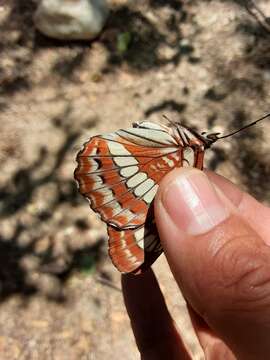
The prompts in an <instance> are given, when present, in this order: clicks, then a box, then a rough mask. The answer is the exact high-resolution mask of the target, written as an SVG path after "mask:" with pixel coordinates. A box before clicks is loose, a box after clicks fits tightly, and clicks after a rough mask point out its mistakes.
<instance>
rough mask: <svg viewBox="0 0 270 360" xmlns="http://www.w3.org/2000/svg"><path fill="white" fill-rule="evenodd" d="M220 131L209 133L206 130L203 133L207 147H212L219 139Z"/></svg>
mask: <svg viewBox="0 0 270 360" xmlns="http://www.w3.org/2000/svg"><path fill="white" fill-rule="evenodd" d="M219 135H220V133H210V134H207V133H206V132H202V133H201V137H202V138H203V141H204V143H205V147H206V148H210V146H211V145H212V144H214V143H215V142H216V141H217V140H219V138H220V137H219Z"/></svg>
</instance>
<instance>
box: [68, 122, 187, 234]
mask: <svg viewBox="0 0 270 360" xmlns="http://www.w3.org/2000/svg"><path fill="white" fill-rule="evenodd" d="M142 124H146V125H147V124H151V123H142ZM136 126H138V125H136ZM77 161H78V167H77V169H76V170H75V178H76V180H77V181H78V183H79V189H80V192H81V193H82V194H83V195H84V196H85V197H86V198H87V199H89V201H90V204H91V208H92V209H93V210H94V211H96V212H98V213H99V214H100V216H101V218H102V220H103V221H105V222H106V223H107V224H109V225H111V226H114V227H117V228H120V229H122V230H124V229H132V228H135V227H138V226H140V225H142V224H144V222H145V218H146V214H147V210H148V207H149V205H150V204H151V202H152V200H153V199H154V197H155V194H156V192H157V188H158V184H159V183H160V181H161V179H162V178H163V177H164V175H165V174H166V173H167V172H169V171H170V170H171V169H172V168H174V167H175V166H180V164H181V162H182V158H181V153H180V152H179V147H178V146H177V144H176V142H175V140H174V139H173V137H172V136H170V135H169V134H168V133H167V132H166V131H165V130H164V128H163V127H158V125H156V124H155V127H154V128H149V125H148V127H147V128H146V127H136V128H131V129H127V130H119V131H117V132H115V133H111V134H108V135H103V136H95V137H93V138H91V139H90V140H89V142H87V143H86V144H85V146H84V149H83V150H82V151H81V152H80V153H79V155H78V157H77Z"/></svg>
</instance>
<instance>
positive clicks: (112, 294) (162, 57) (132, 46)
mask: <svg viewBox="0 0 270 360" xmlns="http://www.w3.org/2000/svg"><path fill="white" fill-rule="evenodd" d="M72 1H73V2H74V1H75V0H68V1H67V0H62V1H60V0H57V1H55V4H56V5H57V6H60V5H61V3H72ZM47 2H48V3H52V2H51V1H47ZM75 2H76V3H77V4H78V3H80V1H78V0H76V1H75ZM81 2H82V4H83V6H85V3H86V2H88V1H87V0H84V1H81ZM44 3H46V1H44V2H43V4H42V1H37V0H36V1H31V0H29V1H21V0H6V1H5V0H0V30H1V36H0V55H1V56H0V162H1V172H0V224H1V226H0V353H1V355H0V357H1V359H3V360H5V359H59V360H60V359H61V360H62V359H98V360H99V359H110V360H114V359H127V360H133V359H138V358H139V354H138V352H137V349H136V346H135V343H134V339H133V335H132V332H131V330H130V328H129V319H128V317H127V315H126V312H125V308H124V305H123V300H122V295H121V288H120V275H119V273H118V272H117V271H116V270H115V269H114V267H113V266H112V264H111V262H110V260H109V258H108V256H107V243H106V229H105V226H104V225H103V224H102V223H101V222H100V221H99V219H98V218H97V216H96V215H95V214H94V213H92V211H90V209H89V206H88V203H87V202H86V201H85V199H83V198H82V196H80V195H79V194H78V192H77V187H76V184H75V182H74V179H73V171H74V169H75V167H76V162H75V157H76V153H77V152H78V151H79V150H80V148H81V146H82V144H83V142H85V141H86V140H88V138H89V137H90V136H92V135H95V134H97V133H104V132H110V131H114V130H116V129H118V128H119V127H129V126H130V125H131V123H132V122H134V121H141V120H144V119H148V120H153V121H161V122H163V121H164V119H163V118H162V115H163V114H165V115H166V116H168V117H169V118H170V119H172V120H175V121H181V122H182V123H183V124H186V125H189V126H192V127H194V128H195V129H197V130H199V131H205V130H209V131H220V132H222V133H223V134H225V133H227V132H228V131H233V130H235V129H237V128H239V127H241V126H243V125H244V124H246V123H248V122H249V121H252V120H255V119H256V118H258V117H260V116H262V115H264V114H265V113H268V112H270V102H269V95H270V4H269V1H260V0H256V4H255V3H253V2H252V1H244V0H238V1H237V0H223V1H222V0H213V1H211V0H197V1H196V0H190V1H180V0H179V1H177V0H169V1H165V0H156V1H155V0H144V1H142V0H137V1H129V0H111V1H107V5H106V4H105V3H103V2H102V6H103V7H102V9H98V11H100V14H101V15H102V17H101V18H99V17H98V16H94V18H96V19H98V24H97V25H96V24H94V30H93V31H92V30H91V31H92V35H91V31H90V32H89V31H86V30H87V26H88V25H89V26H90V27H91V24H88V23H87V21H86V25H84V27H83V29H82V33H81V35H80V34H79V33H78V34H79V35H78V34H77V35H76V36H74V33H72V32H71V33H69V32H68V31H67V32H65V35H64V38H62V39H60V40H59V38H61V35H59V31H58V30H57V25H58V24H59V18H57V17H55V18H54V17H53V16H52V14H48V13H47V14H46V11H47V10H46V6H45V5H44ZM94 3H98V2H97V1H94ZM42 6H43V8H42ZM57 6H56V7H57ZM61 6H62V5H61ZM49 8H52V6H51V4H49ZM53 11H57V9H53ZM82 12H83V13H84V14H85V13H86V12H85V11H84V10H83V11H82ZM46 16H47V18H46ZM82 16H83V14H82ZM48 19H49V21H51V22H49V24H48ZM54 19H56V21H55V23H53V21H54ZM62 20H63V18H62ZM46 21H47V23H46ZM91 21H93V19H92V20H91V18H90V19H89V22H91ZM67 22H68V18H67ZM46 24H47V25H48V26H47V27H46ZM54 26H55V28H54ZM46 29H47V30H46ZM48 29H49V30H48ZM85 29H86V30H85ZM46 31H47V32H48V31H51V33H49V34H48V33H46ZM269 134H270V124H269V120H265V122H263V123H260V124H258V126H256V127H253V128H252V129H250V130H248V131H245V132H243V133H240V134H239V135H237V136H235V137H232V138H229V139H226V140H224V141H220V142H218V143H217V144H216V145H215V146H214V147H213V148H212V149H211V150H209V151H208V155H207V161H206V167H208V168H210V169H212V170H214V171H217V172H218V173H220V174H222V175H224V176H226V177H228V178H229V179H231V180H232V181H234V182H235V183H237V184H238V185H239V186H241V187H242V188H243V189H245V190H247V191H249V192H250V193H251V194H253V195H254V196H255V197H256V198H257V199H259V200H261V201H263V202H264V203H268V204H269V202H270V187H269V178H270V177H269V175H270V152H269V149H270V141H269V140H270V135H269ZM154 268H155V271H156V273H157V276H158V278H159V280H160V283H161V287H162V290H163V292H164V293H165V296H166V300H167V302H168V306H169V308H170V310H171V312H172V313H173V315H174V316H175V318H176V321H177V323H178V325H179V327H180V328H181V331H182V332H183V334H184V337H185V339H186V341H187V343H188V344H189V346H190V348H191V351H192V353H193V355H194V358H196V359H201V358H202V354H201V352H200V348H199V346H198V343H197V341H196V339H195V338H194V337H193V336H192V331H191V329H190V323H189V320H188V318H187V315H186V314H185V312H184V303H183V300H182V299H181V298H180V295H179V292H178V290H177V289H176V286H175V284H174V282H173V280H172V279H171V275H170V272H169V270H168V267H167V264H166V261H165V259H164V258H163V256H162V257H161V258H160V259H159V260H158V261H157V263H156V264H155V266H154ZM146 300H147V299H146Z"/></svg>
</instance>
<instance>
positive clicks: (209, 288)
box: [122, 169, 270, 360]
mask: <svg viewBox="0 0 270 360" xmlns="http://www.w3.org/2000/svg"><path fill="white" fill-rule="evenodd" d="M183 179H184V180H186V179H188V181H189V182H190V181H193V184H195V185H194V189H196V191H197V193H196V194H197V195H196V196H198V199H197V204H198V203H199V205H196V202H194V201H193V202H192V201H190V204H191V205H190V206H195V208H194V209H195V210H194V211H195V212H194V213H193V214H192V215H191V212H190V211H189V209H188V208H187V205H186V201H187V200H185V194H184V193H183V194H182V195H181V194H180V192H179V193H178V192H177V189H176V188H175V187H174V189H176V190H175V192H174V193H173V196H171V195H170V193H169V191H168V189H172V188H173V186H174V185H175V184H176V183H177V184H178V185H179V184H181V181H182V182H183ZM190 179H192V180H190ZM194 179H195V180H194ZM178 185H177V186H178ZM179 194H180V195H179ZM193 200H194V199H193ZM200 202H201V204H203V205H202V206H200ZM210 203H211V204H210ZM216 203H218V204H216ZM194 204H195V205H194ZM210 205H211V206H210ZM216 205H218V207H217V206H216ZM209 209H210V210H209ZM211 209H212V210H211ZM213 209H214V211H213ZM204 211H206V212H207V214H208V212H209V211H210V212H211V211H212V213H211V214H210V215H211V216H212V218H211V219H212V220H211V221H210V220H209V219H208V218H207V217H204V215H205V214H204ZM196 214H198V217H197V219H196ZM211 216H210V217H211ZM155 217H156V222H157V227H158V231H159V235H160V239H161V242H162V246H163V249H164V253H165V256H166V258H167V260H168V263H169V265H170V268H171V271H172V273H173V275H174V278H175V281H176V282H177V284H178V286H179V288H180V289H181V291H182V293H183V295H184V297H185V299H186V300H187V303H188V307H189V312H190V315H191V319H192V322H193V326H194V329H195V332H196V334H197V336H198V339H199V341H200V344H201V346H202V349H203V351H204V353H205V357H206V359H214V360H219V359H226V360H227V359H228V360H230V359H245V360H250V359H252V360H253V359H256V360H258V359H267V358H268V357H269V353H270V335H269V334H270V247H269V245H270V236H269V227H270V209H269V208H268V207H266V206H264V205H262V204H260V203H259V202H258V201H257V200H255V199H254V198H253V197H251V196H250V195H248V194H247V193H244V192H243V191H241V190H240V189H239V188H238V187H236V186H235V185H234V184H232V183H231V182H230V181H229V180H227V179H225V178H223V177H222V176H219V175H217V174H214V173H212V172H201V171H199V170H196V169H176V170H174V171H172V172H171V173H170V174H168V175H167V176H166V177H165V178H164V180H163V181H162V183H161V185H160V187H159V191H158V194H157V196H156V199H155ZM199 217H202V219H204V218H205V219H206V221H202V222H201V224H202V225H200V226H199V225H196V222H194V221H199V220H198V218H199ZM207 219H208V220H207ZM207 222H209V224H210V225H209V226H208V225H207ZM191 223H192V224H193V225H192V226H190V224H191ZM207 226H208V228H206V227H207ZM201 227H202V228H201ZM122 286H123V294H124V300H125V304H126V308H127V311H128V314H129V317H130V320H131V325H132V329H133V332H134V335H135V339H136V342H137V346H138V349H139V351H140V353H141V358H142V359H144V360H152V359H153V360H154V359H155V360H157V359H168V358H169V359H173V360H174V359H191V357H190V355H189V353H188V351H187V349H186V348H185V346H184V344H183V342H182V340H181V337H180V335H179V333H178V332H177V330H176V327H175V325H174V322H173V319H172V318H171V316H170V314H169V312H168V309H167V307H166V304H165V301H164V298H163V295H162V293H161V291H160V288H159V285H158V281H157V279H156V278H155V275H154V273H153V272H152V270H149V271H147V272H145V273H144V274H142V275H140V276H133V275H125V276H123V277H122Z"/></svg>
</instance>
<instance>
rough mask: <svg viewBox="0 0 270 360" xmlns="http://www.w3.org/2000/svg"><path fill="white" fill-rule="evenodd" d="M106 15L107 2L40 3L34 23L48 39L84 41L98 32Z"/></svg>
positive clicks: (65, 0) (64, 0)
mask: <svg viewBox="0 0 270 360" xmlns="http://www.w3.org/2000/svg"><path fill="white" fill-rule="evenodd" d="M108 14H109V10H108V7H107V5H106V0H41V2H40V4H39V6H38V8H37V11H36V13H35V15H34V21H35V25H36V27H37V28H38V30H39V31H40V32H42V33H43V34H45V35H47V36H49V37H52V38H55V39H60V40H87V39H93V38H94V37H96V36H97V35H98V34H99V33H100V31H101V29H102V28H103V26H104V24H105V21H106V19H107V16H108Z"/></svg>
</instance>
